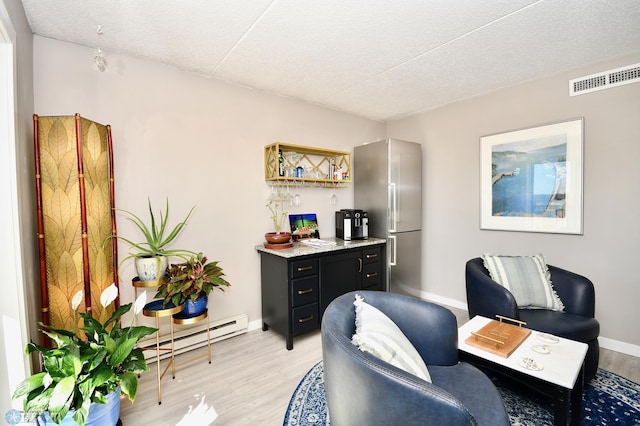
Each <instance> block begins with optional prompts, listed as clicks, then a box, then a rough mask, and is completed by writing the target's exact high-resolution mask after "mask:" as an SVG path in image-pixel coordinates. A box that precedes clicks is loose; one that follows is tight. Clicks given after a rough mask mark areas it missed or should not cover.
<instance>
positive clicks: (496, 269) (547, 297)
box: [482, 254, 564, 311]
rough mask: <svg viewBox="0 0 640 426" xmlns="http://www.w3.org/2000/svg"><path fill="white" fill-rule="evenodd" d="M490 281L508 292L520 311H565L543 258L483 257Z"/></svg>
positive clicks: (488, 255) (540, 255)
mask: <svg viewBox="0 0 640 426" xmlns="http://www.w3.org/2000/svg"><path fill="white" fill-rule="evenodd" d="M482 260H483V261H484V266H485V268H487V270H488V271H489V274H490V275H491V279H492V280H494V281H495V282H497V283H498V284H500V285H502V286H503V287H504V288H506V289H507V290H509V291H510V292H511V294H513V297H514V298H515V299H516V303H517V305H518V308H521V309H550V310H552V311H564V305H563V304H562V301H561V300H560V298H559V297H558V295H557V294H556V292H555V290H554V289H553V284H552V283H551V274H550V273H549V268H548V267H547V262H546V260H545V257H544V255H542V254H537V255H534V256H493V255H490V254H484V255H483V256H482Z"/></svg>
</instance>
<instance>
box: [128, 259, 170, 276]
mask: <svg viewBox="0 0 640 426" xmlns="http://www.w3.org/2000/svg"><path fill="white" fill-rule="evenodd" d="M167 265H168V262H167V258H166V257H165V256H157V257H136V258H135V266H136V272H137V273H138V279H140V281H157V280H159V279H160V277H161V276H163V275H164V272H165V271H166V269H167Z"/></svg>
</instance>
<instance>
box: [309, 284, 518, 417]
mask: <svg viewBox="0 0 640 426" xmlns="http://www.w3.org/2000/svg"><path fill="white" fill-rule="evenodd" d="M355 293H356V292H351V293H347V294H345V295H342V296H340V297H338V298H337V299H335V300H334V301H333V302H331V304H330V305H329V307H328V308H327V309H326V311H325V312H324V316H323V318H322V354H323V363H324V374H325V377H324V380H325V387H326V394H327V405H328V409H329V415H330V418H331V424H332V425H334V426H342V425H347V426H350V425H396V424H398V425H399V424H402V425H447V426H454V425H476V424H478V425H491V426H499V425H508V424H509V417H508V415H507V413H506V410H505V408H504V404H503V402H502V399H501V398H500V395H499V393H498V391H497V390H496V388H495V386H494V385H493V383H491V381H490V380H489V379H488V378H487V377H486V376H485V375H484V374H483V373H482V372H480V371H479V370H478V369H476V368H475V367H473V366H471V365H469V364H466V363H459V362H458V331H457V323H456V318H455V316H454V315H453V313H452V312H451V311H449V310H448V309H446V308H443V307H441V306H438V305H434V304H432V303H429V302H425V301H422V300H419V299H416V298H413V297H408V296H402V295H398V294H392V293H385V292H371V291H358V292H357V293H358V294H360V295H362V296H363V298H364V300H365V302H367V303H368V304H370V305H372V306H374V307H376V308H377V309H379V310H380V311H382V312H383V313H384V314H386V315H387V316H388V317H389V318H391V320H393V321H394V322H395V324H396V325H397V326H398V327H399V328H400V330H401V331H402V332H403V333H404V335H405V336H406V337H407V338H408V339H409V341H410V342H411V343H412V344H413V345H414V347H415V348H416V349H417V351H418V353H419V354H420V355H421V357H422V358H423V360H424V361H425V363H426V365H427V368H428V371H429V374H430V376H431V380H432V383H429V382H427V381H425V380H422V379H420V378H419V377H417V376H414V375H412V374H410V373H407V372H405V371H404V370H401V369H399V368H397V367H395V366H393V365H391V364H389V363H386V362H384V361H382V360H380V359H378V358H377V357H375V356H374V355H371V354H370V353H367V352H362V351H360V350H359V349H358V347H357V346H355V345H353V344H352V343H351V338H352V336H353V334H354V332H355V309H354V305H353V302H354V299H355Z"/></svg>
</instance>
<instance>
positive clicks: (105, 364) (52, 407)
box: [13, 284, 156, 426]
mask: <svg viewBox="0 0 640 426" xmlns="http://www.w3.org/2000/svg"><path fill="white" fill-rule="evenodd" d="M117 296H118V288H117V287H116V285H115V284H111V285H110V286H109V287H107V288H106V289H105V290H104V291H103V292H102V294H101V295H100V303H101V305H102V306H103V307H104V308H107V307H108V306H109V305H110V304H111V303H113V301H114V300H115V299H116V297H117ZM83 299H84V295H83V291H82V290H80V291H79V292H78V293H76V294H75V295H74V297H73V299H72V301H71V307H72V309H73V315H74V324H76V325H75V327H74V330H73V331H69V330H62V329H57V328H54V327H51V326H48V325H45V324H43V323H39V324H40V326H41V327H42V330H41V331H42V332H43V333H44V334H46V335H47V336H48V337H49V338H50V339H51V341H52V342H53V344H54V347H52V348H48V347H43V346H39V345H36V344H35V343H29V344H28V345H27V347H26V352H27V353H28V354H30V353H32V352H38V353H39V354H40V356H41V358H42V365H43V366H44V371H42V372H40V373H35V374H33V375H32V376H30V377H28V378H26V379H25V380H24V381H22V383H20V384H19V385H18V388H17V389H16V390H15V392H14V393H13V398H14V399H16V398H21V397H24V398H25V399H24V418H23V419H21V421H27V422H28V421H33V420H36V421H38V422H39V423H42V424H45V423H46V422H47V421H48V422H51V421H53V422H54V423H56V424H63V425H72V424H77V425H79V426H83V425H96V424H99V425H115V424H116V423H117V421H118V416H119V414H120V393H122V394H124V395H126V396H127V397H128V398H129V399H130V400H131V401H133V400H135V397H136V392H137V389H138V377H137V375H138V374H140V373H142V372H143V371H146V370H148V366H147V362H146V361H145V358H144V355H143V353H142V349H141V348H139V347H137V344H138V342H139V341H140V339H142V338H143V337H145V336H148V335H150V334H153V333H155V332H156V329H155V328H151V327H146V326H134V325H133V321H134V320H135V316H136V315H137V314H138V313H139V312H141V311H142V309H143V307H144V305H145V304H146V293H142V294H141V295H140V296H139V297H138V299H137V300H136V301H135V303H134V304H132V303H129V304H126V305H123V306H120V307H119V308H118V309H116V310H115V311H114V312H113V313H112V314H111V316H110V317H109V318H108V319H106V320H105V318H100V320H97V319H94V318H93V317H92V316H91V315H90V314H89V313H87V312H79V307H80V304H81V302H82V300H83ZM132 306H133V307H134V312H133V318H132V320H131V321H132V322H131V325H130V326H129V327H121V324H120V319H121V317H122V315H124V314H126V313H127V312H129V311H130V310H131V307H132ZM104 313H106V309H105V310H103V316H105V314H104ZM78 316H79V317H80V318H78Z"/></svg>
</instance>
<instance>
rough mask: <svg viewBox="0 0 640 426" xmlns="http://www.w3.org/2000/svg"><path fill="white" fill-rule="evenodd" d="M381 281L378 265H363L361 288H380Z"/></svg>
mask: <svg viewBox="0 0 640 426" xmlns="http://www.w3.org/2000/svg"><path fill="white" fill-rule="evenodd" d="M381 279H382V274H381V271H380V263H370V264H368V265H367V264H365V265H364V267H363V268H362V288H371V287H374V286H380V282H381Z"/></svg>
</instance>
